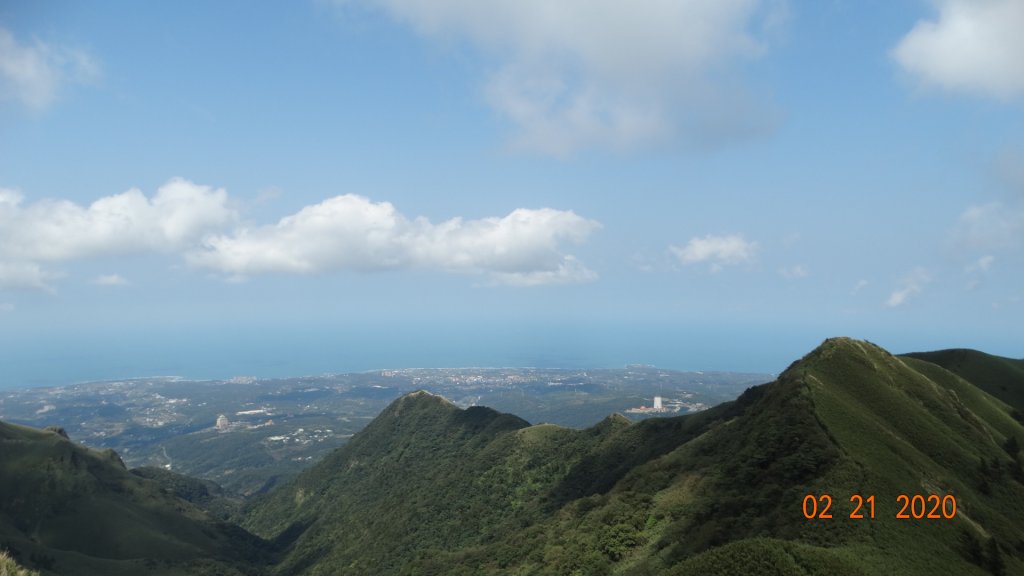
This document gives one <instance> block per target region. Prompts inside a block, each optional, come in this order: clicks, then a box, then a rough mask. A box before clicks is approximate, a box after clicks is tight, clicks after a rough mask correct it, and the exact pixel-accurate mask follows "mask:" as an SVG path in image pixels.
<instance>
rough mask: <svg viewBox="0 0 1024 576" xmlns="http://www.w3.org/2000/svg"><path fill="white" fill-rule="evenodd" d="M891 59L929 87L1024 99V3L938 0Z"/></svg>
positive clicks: (1015, 1)
mask: <svg viewBox="0 0 1024 576" xmlns="http://www.w3.org/2000/svg"><path fill="white" fill-rule="evenodd" d="M934 3H935V5H936V7H937V9H938V16H937V19H935V20H921V21H919V22H918V23H917V24H916V25H915V26H914V28H913V29H912V30H911V31H910V32H909V33H908V34H907V35H906V36H905V37H904V38H903V39H902V40H901V41H900V43H899V44H898V45H897V46H896V47H895V48H894V49H893V51H892V56H893V58H895V59H896V61H897V62H898V63H899V64H900V65H901V66H902V67H903V68H904V69H906V70H907V71H909V72H910V73H911V74H913V75H914V76H916V77H917V78H919V79H920V80H921V81H922V82H924V83H926V84H931V85H935V86H939V87H941V88H944V89H947V90H954V91H960V92H968V93H974V94H979V95H983V96H990V97H995V98H999V99H1011V98H1016V97H1019V96H1021V95H1024V60H1022V59H1021V58H1020V55H1021V54H1024V35H1022V34H1021V30H1024V2H1021V1H1020V0H934Z"/></svg>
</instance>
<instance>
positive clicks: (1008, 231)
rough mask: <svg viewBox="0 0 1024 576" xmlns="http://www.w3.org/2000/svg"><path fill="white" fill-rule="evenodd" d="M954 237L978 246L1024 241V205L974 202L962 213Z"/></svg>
mask: <svg viewBox="0 0 1024 576" xmlns="http://www.w3.org/2000/svg"><path fill="white" fill-rule="evenodd" d="M954 237H955V239H956V240H957V241H958V242H959V243H962V244H965V245H966V246H967V247H969V248H975V249H1006V248H1014V247H1019V246H1021V245H1024V205H1022V204H1020V203H1016V204H1005V203H1003V202H989V203H988V204H981V205H976V206H971V207H969V208H968V209H967V210H965V211H964V212H963V214H961V215H960V218H959V220H958V222H957V225H956V227H955V229H954Z"/></svg>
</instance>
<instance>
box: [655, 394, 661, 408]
mask: <svg viewBox="0 0 1024 576" xmlns="http://www.w3.org/2000/svg"><path fill="white" fill-rule="evenodd" d="M654 409H655V410H661V409H662V408H661V396H655V397H654Z"/></svg>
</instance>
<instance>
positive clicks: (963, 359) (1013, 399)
mask: <svg viewBox="0 0 1024 576" xmlns="http://www.w3.org/2000/svg"><path fill="white" fill-rule="evenodd" d="M906 356H908V357H911V358H917V359H919V360H926V361H928V362H931V363H933V364H937V365H939V366H942V367H943V368H945V369H946V370H949V371H950V372H952V373H954V374H956V375H957V376H960V377H961V378H963V379H964V380H967V381H968V382H970V383H971V384H974V385H975V386H977V387H978V388H981V389H982V390H984V391H985V392H988V393H989V394H991V395H993V396H995V397H996V398H999V399H1000V400H1002V401H1003V402H1006V403H1007V404H1009V405H1010V406H1011V407H1012V408H1013V409H1014V410H1016V415H1017V416H1018V417H1017V420H1018V421H1020V422H1024V416H1021V414H1022V413H1024V360H1014V359H1012V358H1003V357H1002V356H993V355H991V354H986V353H984V352H979V351H977V350H967V349H962V348H957V349H953V350H939V351H937V352H915V353H913V354H906Z"/></svg>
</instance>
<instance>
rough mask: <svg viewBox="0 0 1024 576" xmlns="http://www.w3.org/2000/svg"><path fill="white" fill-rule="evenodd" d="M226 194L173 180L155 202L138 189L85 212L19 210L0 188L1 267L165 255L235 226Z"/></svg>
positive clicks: (56, 206)
mask: <svg viewBox="0 0 1024 576" xmlns="http://www.w3.org/2000/svg"><path fill="white" fill-rule="evenodd" d="M237 217H238V215H237V213H236V212H235V211H234V210H233V209H232V208H231V207H230V206H229V205H228V196H227V192H226V191H224V190H223V189H213V188H210V187H209V186H201V185H198V184H193V183H192V182H189V181H188V180H184V179H181V178H176V179H173V180H171V181H169V182H168V183H167V184H165V185H163V186H161V187H160V188H159V189H158V190H157V192H156V194H155V195H154V196H153V197H152V198H147V197H146V196H145V195H144V194H143V193H142V192H141V191H140V190H138V189H131V190H128V191H127V192H123V193H121V194H115V195H112V196H105V197H103V198H100V199H99V200H96V201H95V202H93V203H91V204H89V205H88V206H82V205H79V204H76V203H74V202H71V201H68V200H41V201H38V202H34V203H31V204H27V205H25V204H24V198H23V197H22V196H21V195H20V194H18V193H17V192H14V191H12V190H4V189H0V260H2V261H7V262H56V261H63V260H72V259H79V258H89V257H98V256H111V255H123V254H132V253H143V252H148V251H160V252H170V251H174V250H178V249H181V248H182V247H185V246H188V245H189V244H191V243H194V242H196V241H197V240H199V239H200V238H201V237H202V236H204V235H205V234H208V233H210V232H212V231H215V230H220V229H222V228H224V227H225V226H227V225H229V224H231V223H233V222H234V221H235V220H236V219H237Z"/></svg>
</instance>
